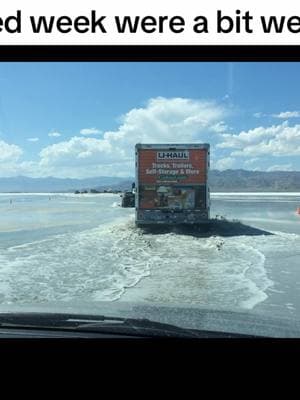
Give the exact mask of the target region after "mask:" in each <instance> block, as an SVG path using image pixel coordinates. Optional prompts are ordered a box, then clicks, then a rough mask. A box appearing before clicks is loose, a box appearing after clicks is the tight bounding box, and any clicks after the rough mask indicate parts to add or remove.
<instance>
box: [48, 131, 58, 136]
mask: <svg viewBox="0 0 300 400" xmlns="http://www.w3.org/2000/svg"><path fill="white" fill-rule="evenodd" d="M48 136H49V137H60V136H61V133H59V132H50V133H48Z"/></svg>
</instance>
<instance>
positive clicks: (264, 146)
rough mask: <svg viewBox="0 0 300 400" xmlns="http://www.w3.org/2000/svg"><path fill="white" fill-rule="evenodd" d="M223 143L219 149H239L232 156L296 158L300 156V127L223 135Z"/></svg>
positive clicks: (280, 126) (272, 128)
mask: <svg viewBox="0 0 300 400" xmlns="http://www.w3.org/2000/svg"><path fill="white" fill-rule="evenodd" d="M222 138H223V140H224V141H223V142H222V143H219V144H218V145H217V147H219V148H228V149H237V150H235V151H233V152H232V153H231V155H232V156H245V157H252V158H253V157H257V156H263V155H267V156H296V155H300V125H294V126H289V125H288V123H287V121H285V122H284V123H282V124H280V125H273V126H270V127H266V128H264V127H258V128H255V129H251V130H249V131H247V132H244V131H243V132H241V133H239V134H238V135H231V134H222Z"/></svg>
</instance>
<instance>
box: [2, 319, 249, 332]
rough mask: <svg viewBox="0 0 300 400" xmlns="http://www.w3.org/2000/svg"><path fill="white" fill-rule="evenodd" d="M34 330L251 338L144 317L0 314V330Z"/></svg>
mask: <svg viewBox="0 0 300 400" xmlns="http://www.w3.org/2000/svg"><path fill="white" fill-rule="evenodd" d="M1 328H6V329H35V330H43V331H46V330H51V331H67V332H82V333H99V334H100V333H101V334H102V333H103V334H112V335H113V334H116V335H120V334H123V335H126V336H128V337H146V338H154V337H158V338H161V337H164V338H216V337H220V338H228V337H254V336H252V335H240V334H233V333H226V332H214V331H206V330H196V329H187V328H181V327H179V326H176V325H171V324H166V323H162V322H156V321H152V320H149V319H144V318H121V317H111V316H106V315H81V314H79V315H77V314H52V313H8V314H0V329H1Z"/></svg>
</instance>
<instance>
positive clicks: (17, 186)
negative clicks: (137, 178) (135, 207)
mask: <svg viewBox="0 0 300 400" xmlns="http://www.w3.org/2000/svg"><path fill="white" fill-rule="evenodd" d="M129 179H130V178H116V177H107V176H101V177H97V178H87V179H70V178H66V179H63V178H53V177H48V178H29V177H27V176H17V177H12V178H0V192H2V193H3V192H6V193H9V192H10V193H14V192H27V193H47V192H48V193H59V192H74V191H75V190H89V189H95V188H99V189H109V188H115V187H119V186H120V187H123V186H124V183H125V186H126V188H127V187H128V186H129V187H131V182H133V180H134V178H132V179H131V180H130V182H128V180H129ZM120 190H122V189H120Z"/></svg>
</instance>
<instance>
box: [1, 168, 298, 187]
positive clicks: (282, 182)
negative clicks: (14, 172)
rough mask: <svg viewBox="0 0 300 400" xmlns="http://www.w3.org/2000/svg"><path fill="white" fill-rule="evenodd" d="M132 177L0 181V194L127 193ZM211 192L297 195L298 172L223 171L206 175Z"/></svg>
mask: <svg viewBox="0 0 300 400" xmlns="http://www.w3.org/2000/svg"><path fill="white" fill-rule="evenodd" d="M133 181H134V178H132V177H128V178H117V177H105V176H104V177H103V176H102V177H97V178H87V179H69V178H66V179H62V178H53V177H48V178H29V177H26V176H18V177H13V178H0V192H2V193H3V192H6V193H9V192H10V193H12V192H27V193H39V192H40V193H43V192H44V193H45V192H49V193H55V192H56V193H57V192H74V191H76V190H79V191H82V190H89V189H96V190H99V191H103V190H107V189H112V190H128V189H130V188H131V183H132V182H133ZM209 185H210V190H211V192H252V191H254V192H255V191H259V192H284V191H287V192H300V171H276V172H275V171H274V172H262V171H245V170H226V171H217V170H211V171H210V172H209Z"/></svg>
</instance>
